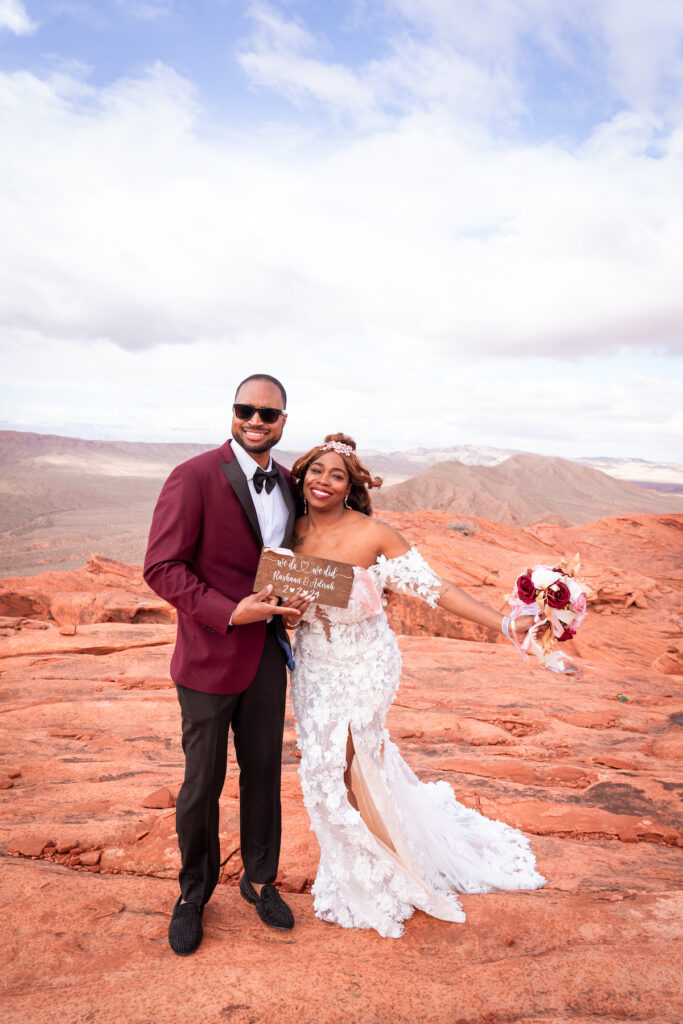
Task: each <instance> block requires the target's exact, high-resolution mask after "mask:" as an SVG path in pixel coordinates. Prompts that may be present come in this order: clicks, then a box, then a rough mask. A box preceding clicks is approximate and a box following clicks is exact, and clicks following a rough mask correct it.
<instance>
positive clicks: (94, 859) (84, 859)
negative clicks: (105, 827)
mask: <svg viewBox="0 0 683 1024" xmlns="http://www.w3.org/2000/svg"><path fill="white" fill-rule="evenodd" d="M101 856H102V851H101V850H87V851H86V852H85V853H81V854H80V855H79V859H80V862H81V864H83V865H84V866H86V867H93V866H94V865H95V864H99V863H100V858H101Z"/></svg>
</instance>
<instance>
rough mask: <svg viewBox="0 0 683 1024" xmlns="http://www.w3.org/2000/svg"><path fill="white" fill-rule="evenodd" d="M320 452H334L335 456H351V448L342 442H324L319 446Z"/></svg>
mask: <svg viewBox="0 0 683 1024" xmlns="http://www.w3.org/2000/svg"><path fill="white" fill-rule="evenodd" d="M320 452H321V454H322V452H336V453H337V455H353V448H352V447H351V445H350V444H344V442H343V441H326V442H325V444H321V445H320Z"/></svg>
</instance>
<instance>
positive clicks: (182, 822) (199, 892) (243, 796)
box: [176, 622, 287, 907]
mask: <svg viewBox="0 0 683 1024" xmlns="http://www.w3.org/2000/svg"><path fill="white" fill-rule="evenodd" d="M176 689H177V692H178V700H179V702H180V708H181V711H182V730H183V751H184V753H185V779H184V782H183V785H182V787H181V789H180V793H179V794H178V802H177V806H176V830H177V833H178V846H179V847H180V857H181V862H182V866H181V869H180V875H179V879H180V891H181V893H182V896H183V899H184V900H185V901H186V902H187V903H194V904H196V905H197V906H199V907H203V906H204V905H205V904H206V903H208V901H209V899H210V897H211V894H212V893H213V890H214V888H215V887H216V883H217V882H218V875H219V871H220V842H219V838H218V826H219V806H218V800H219V797H220V795H221V791H222V789H223V783H224V782H225V772H226V765H227V755H228V732H229V729H230V726H232V731H233V736H234V743H235V754H236V757H237V763H238V765H239V769H240V845H241V849H242V862H243V864H244V870H245V873H246V876H247V878H248V879H249V881H250V882H257V883H265V882H274V881H275V878H276V877H277V870H278V863H279V859H280V839H281V832H282V812H281V805H280V776H281V771H282V733H283V730H284V722H285V696H286V690H287V672H286V664H285V656H284V653H283V650H282V648H281V646H280V644H279V643H278V641H277V637H276V635H275V625H274V623H273V622H271V623H269V624H268V626H267V628H266V639H265V643H264V647H263V654H262V656H261V662H260V664H259V667H258V670H257V672H256V675H255V676H254V679H253V680H252V682H251V683H250V685H249V686H248V687H247V689H246V690H244V691H243V692H242V693H233V694H226V695H221V694H213V693H202V692H200V691H199V690H191V689H189V688H188V687H185V686H178V687H177V688H176Z"/></svg>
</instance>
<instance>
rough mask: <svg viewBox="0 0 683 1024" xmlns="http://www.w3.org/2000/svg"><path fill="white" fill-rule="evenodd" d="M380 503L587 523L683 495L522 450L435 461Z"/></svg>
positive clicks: (668, 504) (663, 505) (677, 503)
mask: <svg viewBox="0 0 683 1024" xmlns="http://www.w3.org/2000/svg"><path fill="white" fill-rule="evenodd" d="M375 504H376V506H377V507H378V508H383V509H396V510H403V511H407V512H414V511H417V510H418V509H446V510H448V511H450V512H458V513H460V514H462V515H474V516H484V517H486V518H487V519H496V520H498V521H499V522H501V523H518V524H519V525H523V526H529V525H531V524H533V523H538V522H543V523H556V524H557V525H570V524H578V523H589V522H591V521H592V520H594V519H599V518H602V517H603V516H608V515H613V514H617V513H625V512H662V511H664V510H665V509H668V510H670V511H672V512H673V511H677V512H680V511H683V498H681V497H676V498H674V497H670V496H668V495H662V494H660V493H656V492H653V491H649V490H645V489H644V488H643V487H641V486H639V485H638V484H632V483H629V482H628V481H626V480H616V479H615V478H614V477H612V476H608V475H607V474H606V473H602V472H600V470H597V469H591V468H590V467H589V466H583V465H579V464H578V463H576V462H570V461H569V460H568V459H558V458H550V457H548V456H545V455H531V454H529V453H523V454H519V455H511V456H510V457H509V458H507V459H505V461H504V462H500V463H498V464H497V465H493V466H465V465H463V463H461V462H437V463H436V465H434V466H430V468H429V469H426V470H424V472H422V473H419V474H418V475H417V476H414V477H411V478H410V479H409V480H404V481H403V482H402V483H399V484H394V485H393V486H390V487H383V488H382V489H381V491H380V492H379V494H378V496H377V498H376V500H375Z"/></svg>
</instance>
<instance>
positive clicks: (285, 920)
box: [240, 875, 294, 930]
mask: <svg viewBox="0 0 683 1024" xmlns="http://www.w3.org/2000/svg"><path fill="white" fill-rule="evenodd" d="M240 892H241V893H242V896H243V897H244V899H245V900H246V901H247V903H253V904H254V906H255V907H256V912H257V914H258V916H259V917H260V918H261V920H262V921H263V923H264V924H268V925H270V927H271V928H282V929H283V930H286V929H288V928H293V927H294V914H293V913H292V911H291V910H290V909H289V907H288V906H287V904H286V903H285V901H284V900H283V898H282V896H281V895H280V893H279V892H278V891H277V889H276V888H275V886H274V885H271V884H270V882H268V883H267V884H266V885H263V886H261V895H260V896H257V895H256V893H255V892H254V890H253V889H252V887H251V885H250V883H249V879H248V878H247V876H246V875H242V877H241V878H240Z"/></svg>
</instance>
